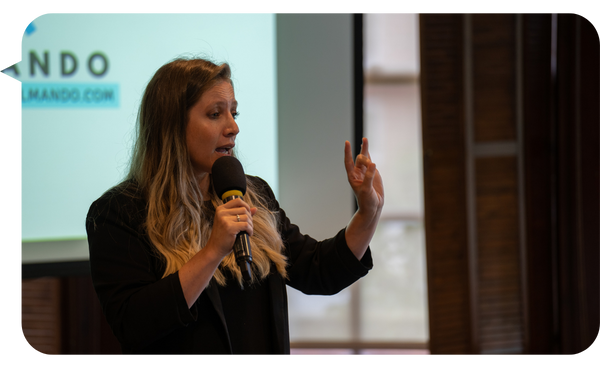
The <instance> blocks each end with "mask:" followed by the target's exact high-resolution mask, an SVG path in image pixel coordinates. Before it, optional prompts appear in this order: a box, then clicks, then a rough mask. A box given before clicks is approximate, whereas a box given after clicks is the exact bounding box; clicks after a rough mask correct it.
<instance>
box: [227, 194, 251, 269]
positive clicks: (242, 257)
mask: <svg viewBox="0 0 600 368" xmlns="http://www.w3.org/2000/svg"><path fill="white" fill-rule="evenodd" d="M236 198H242V197H240V196H237V195H232V196H229V197H227V198H225V199H223V202H224V203H227V202H229V201H231V200H233V199H236ZM233 254H234V255H235V262H236V263H237V265H238V267H239V268H240V271H241V272H242V277H243V278H244V280H246V281H249V280H250V279H251V276H250V275H251V273H252V271H251V266H250V265H251V264H252V249H251V246H250V236H249V235H248V233H247V232H245V231H241V232H240V233H238V234H237V236H236V237H235V243H234V244H233Z"/></svg>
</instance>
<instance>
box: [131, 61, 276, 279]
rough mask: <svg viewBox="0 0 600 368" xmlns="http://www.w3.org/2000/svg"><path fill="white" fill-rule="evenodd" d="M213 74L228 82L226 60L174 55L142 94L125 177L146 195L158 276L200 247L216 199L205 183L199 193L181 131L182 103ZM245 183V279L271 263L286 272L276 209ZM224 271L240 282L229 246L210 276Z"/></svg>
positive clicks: (194, 97) (185, 106)
mask: <svg viewBox="0 0 600 368" xmlns="http://www.w3.org/2000/svg"><path fill="white" fill-rule="evenodd" d="M221 81H226V82H228V83H230V84H231V85H232V86H233V83H232V81H231V70H230V68H229V65H228V64H226V63H224V64H221V65H216V64H215V63H213V62H211V61H208V60H204V59H175V60H174V61H172V62H170V63H168V64H165V65H163V66H162V67H161V68H160V69H158V71H157V72H156V74H155V75H154V77H153V78H152V79H151V80H150V82H149V83H148V86H147V87H146V90H145V92H144V95H143V97H142V102H141V105H140V109H139V113H138V119H137V132H136V133H137V137H136V142H135V145H134V148H133V154H132V159H131V164H130V169H129V174H128V175H127V177H126V181H128V182H135V183H136V184H137V189H136V191H137V192H138V195H139V194H141V195H142V196H143V197H144V199H145V200H146V201H147V210H148V213H147V217H146V221H145V224H144V226H145V230H146V232H147V234H148V237H149V238H150V241H151V243H152V245H153V247H154V250H155V251H156V253H157V255H158V256H159V257H160V258H162V260H164V264H165V271H164V274H163V277H165V276H167V275H170V274H172V273H174V272H176V271H177V270H179V269H180V268H181V266H183V265H184V264H185V263H186V262H187V261H188V260H189V259H190V258H192V257H193V256H194V255H195V254H196V253H197V252H198V251H199V250H200V249H202V248H203V247H204V245H205V244H206V243H207V241H208V239H209V237H210V234H211V232H212V210H214V208H216V207H217V206H219V205H220V204H222V202H221V200H220V199H219V198H218V197H217V195H216V193H215V191H214V189H213V187H212V184H211V185H210V187H209V193H208V196H207V197H208V198H204V197H203V195H202V193H201V191H200V189H199V185H198V183H197V181H196V177H195V175H194V171H193V168H192V164H191V160H190V157H189V154H188V148H187V145H186V138H185V137H186V126H187V123H188V115H189V111H190V109H191V108H192V106H194V104H195V103H196V102H197V101H198V100H199V99H200V97H201V96H202V94H203V93H204V92H206V91H207V90H209V89H210V88H211V87H213V86H214V85H215V84H217V83H218V82H221ZM247 182H248V188H247V190H246V194H245V195H244V200H245V201H246V202H247V203H248V204H249V205H250V206H251V207H257V209H258V211H257V213H256V214H255V215H254V217H253V224H254V235H253V236H252V258H253V264H252V281H255V280H257V279H263V278H265V277H266V276H267V275H268V274H269V273H270V270H271V264H274V265H275V267H276V269H277V271H278V272H279V273H280V274H281V275H282V276H283V277H286V257H285V256H284V255H283V242H282V240H281V236H280V234H279V232H278V231H277V217H276V213H273V212H272V211H270V210H269V209H268V206H267V203H266V199H265V198H263V197H262V196H261V195H260V194H259V191H258V190H257V188H256V187H255V184H254V183H253V181H252V180H248V181H247ZM211 183H212V180H211ZM208 203H211V204H212V206H210V205H208ZM211 207H212V209H211ZM225 270H227V271H229V272H230V273H231V274H232V275H233V277H234V278H235V279H237V281H238V282H239V283H240V284H242V275H241V272H240V270H239V268H238V266H237V264H236V262H235V257H234V255H233V252H232V253H230V254H229V255H227V256H226V257H225V258H224V259H223V261H222V262H221V265H220V267H219V269H217V271H216V272H215V274H214V276H213V277H214V279H215V280H216V281H217V283H219V284H220V285H225V284H226V279H227V277H226V274H225V273H224V272H223V271H225Z"/></svg>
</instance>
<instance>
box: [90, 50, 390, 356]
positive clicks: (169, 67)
mask: <svg viewBox="0 0 600 368" xmlns="http://www.w3.org/2000/svg"><path fill="white" fill-rule="evenodd" d="M236 116H237V101H236V100H235V95H234V91H233V85H232V82H231V78H230V69H229V66H228V65H227V64H222V65H215V64H213V63H212V62H209V61H206V60H202V59H192V60H184V59H177V60H175V61H173V62H171V63H168V64H166V65H164V66H163V67H161V68H160V69H159V70H158V71H157V72H156V74H155V75H154V77H153V78H152V80H151V81H150V82H149V84H148V86H147V88H146V90H145V92H144V96H143V99H142V103H141V106H140V111H139V116H138V137H137V142H136V144H135V147H134V153H133V158H132V162H131V167H130V171H129V174H128V176H127V178H126V179H125V180H124V181H123V182H122V183H121V184H119V185H118V186H116V187H115V188H113V189H111V190H109V191H108V192H106V193H105V194H104V195H103V196H102V197H100V198H99V199H98V200H97V201H95V202H94V203H93V204H92V206H91V208H90V211H89V213H88V216H87V220H86V229H87V233H88V240H89V247H90V266H91V271H92V279H93V283H94V287H95V289H96V292H97V294H98V297H99V299H100V302H101V304H102V308H103V311H104V314H105V316H106V318H107V320H108V322H109V324H110V326H111V328H112V330H113V332H114V334H115V335H116V336H117V338H118V339H119V341H120V342H121V345H122V348H123V352H126V353H135V352H138V353H211V354H215V353H262V354H265V353H289V331H288V317H287V296H286V289H285V285H286V284H288V285H290V286H291V287H294V288H297V289H298V290H300V291H302V292H304V293H307V294H335V293H337V292H339V291H340V290H342V289H343V288H345V287H347V286H348V285H350V284H352V283H353V282H354V281H356V280H357V279H358V278H360V277H362V276H364V275H365V274H366V273H367V272H368V271H369V269H370V268H371V267H372V259H371V256H370V251H369V248H368V244H369V242H370V240H371V238H372V236H373V233H374V231H375V227H376V225H377V221H378V219H379V215H380V213H381V208H382V206H383V186H382V181H381V177H380V175H379V173H378V172H377V170H376V168H375V164H373V163H372V162H371V160H370V157H369V154H368V142H367V140H366V139H363V145H362V150H361V154H359V155H358V157H357V159H356V162H354V160H353V159H352V157H351V148H350V143H349V142H346V143H345V165H346V170H347V173H348V181H349V183H350V185H351V187H352V189H353V190H354V193H355V195H356V197H357V200H358V206H359V209H358V211H357V212H356V213H355V214H354V216H353V217H352V219H351V221H350V223H349V224H348V226H347V227H346V228H345V229H342V230H341V231H339V232H338V233H337V235H335V236H334V237H333V238H331V239H327V240H324V241H316V240H314V239H312V238H311V237H309V236H306V235H303V234H301V233H300V232H299V230H298V228H297V227H296V226H295V225H293V224H291V223H290V221H289V220H288V218H287V217H286V215H285V212H284V211H283V210H282V209H280V208H279V205H278V203H277V200H276V199H275V196H274V195H273V192H272V191H271V189H270V187H269V186H268V185H267V183H265V182H264V181H263V180H262V179H260V178H257V177H252V176H247V186H248V189H247V191H246V194H245V195H244V200H242V199H235V200H232V201H229V202H227V203H225V204H223V202H222V201H220V200H219V199H218V198H217V196H216V194H215V192H214V190H213V188H212V184H211V174H210V171H211V168H212V164H213V163H214V162H215V160H216V159H217V158H219V157H222V156H226V155H233V148H234V146H235V138H236V136H237V134H238V133H239V127H238V126H237V124H236V122H235V117H236ZM240 231H246V232H247V233H248V234H249V235H250V236H251V241H252V256H253V264H252V280H251V282H250V283H244V281H243V280H242V277H241V273H240V270H239V268H238V266H237V265H236V263H235V259H234V256H233V254H232V248H233V243H234V240H235V237H236V235H237V234H238V233H239V232H240Z"/></svg>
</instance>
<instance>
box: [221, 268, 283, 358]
mask: <svg viewBox="0 0 600 368" xmlns="http://www.w3.org/2000/svg"><path fill="white" fill-rule="evenodd" d="M230 280H231V281H229V282H228V283H227V285H226V286H225V287H220V288H219V296H220V297H221V304H222V305H223V314H224V315H225V322H226V323H227V332H228V333H229V340H230V341H231V350H232V352H233V353H234V354H273V353H277V348H276V347H277V344H276V343H275V341H274V340H275V334H274V333H273V323H272V321H271V316H272V315H273V313H272V311H271V305H270V303H269V300H271V293H270V292H269V288H268V285H267V284H266V283H265V282H262V281H261V282H258V283H256V282H255V283H253V284H252V285H245V286H244V289H243V290H242V289H241V287H240V285H239V283H238V282H237V280H236V281H234V280H233V279H232V278H230Z"/></svg>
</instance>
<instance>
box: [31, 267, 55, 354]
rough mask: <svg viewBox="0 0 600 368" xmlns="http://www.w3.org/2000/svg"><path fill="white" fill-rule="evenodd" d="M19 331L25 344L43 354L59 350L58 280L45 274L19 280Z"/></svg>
mask: <svg viewBox="0 0 600 368" xmlns="http://www.w3.org/2000/svg"><path fill="white" fill-rule="evenodd" d="M21 290H22V297H21V303H22V319H21V324H22V327H23V334H24V335H25V339H27V341H28V342H29V344H30V345H31V346H32V347H33V348H34V349H36V350H38V351H40V352H42V353H44V354H58V353H60V352H61V311H60V281H59V279H57V278H52V277H45V278H39V279H32V280H23V283H22V285H21Z"/></svg>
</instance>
